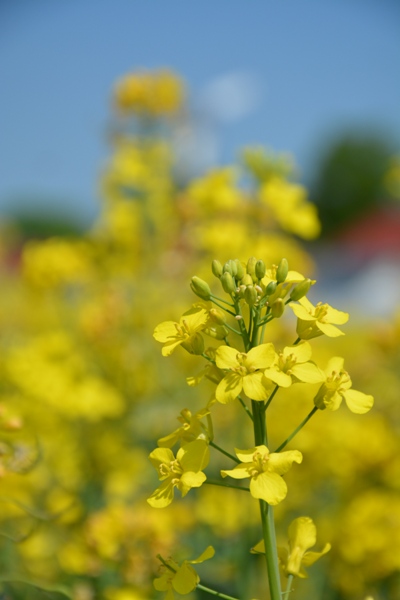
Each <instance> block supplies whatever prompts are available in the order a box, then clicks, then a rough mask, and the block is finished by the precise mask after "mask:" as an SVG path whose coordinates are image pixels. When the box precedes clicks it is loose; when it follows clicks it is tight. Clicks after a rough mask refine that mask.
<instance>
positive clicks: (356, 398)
mask: <svg viewBox="0 0 400 600" xmlns="http://www.w3.org/2000/svg"><path fill="white" fill-rule="evenodd" d="M343 365H344V359H343V358H341V357H340V356H334V357H333V358H331V359H330V361H329V362H328V366H327V368H326V369H325V373H326V381H325V383H324V384H323V385H322V386H321V387H320V389H319V390H318V393H317V395H316V396H315V398H314V403H315V406H317V407H318V408H319V409H321V410H323V409H324V408H328V409H329V410H337V409H338V408H339V406H340V404H341V403H342V400H343V399H344V401H345V402H346V404H347V406H348V408H349V409H350V410H351V412H353V413H357V414H359V415H361V414H364V413H366V412H368V411H369V410H370V409H371V408H372V406H373V404H374V398H373V396H370V395H368V394H363V392H358V391H357V390H353V389H351V386H352V381H351V379H350V375H349V374H348V373H347V371H345V370H344V369H343Z"/></svg>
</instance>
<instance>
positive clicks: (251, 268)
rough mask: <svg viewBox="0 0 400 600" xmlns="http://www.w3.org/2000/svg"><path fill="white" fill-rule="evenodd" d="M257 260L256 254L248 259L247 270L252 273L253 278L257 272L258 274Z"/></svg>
mask: <svg viewBox="0 0 400 600" xmlns="http://www.w3.org/2000/svg"><path fill="white" fill-rule="evenodd" d="M256 262H257V259H256V257H255V256H252V257H251V258H249V260H248V261H247V267H246V271H247V273H248V274H249V275H251V277H252V278H253V277H255V274H256Z"/></svg>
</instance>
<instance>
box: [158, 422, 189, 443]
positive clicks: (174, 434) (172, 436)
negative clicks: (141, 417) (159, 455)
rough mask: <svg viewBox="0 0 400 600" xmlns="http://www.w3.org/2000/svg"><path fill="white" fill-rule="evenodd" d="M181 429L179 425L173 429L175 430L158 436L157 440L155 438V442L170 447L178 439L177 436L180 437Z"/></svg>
mask: <svg viewBox="0 0 400 600" xmlns="http://www.w3.org/2000/svg"><path fill="white" fill-rule="evenodd" d="M182 430H183V427H179V429H175V431H173V432H172V433H170V434H169V435H166V436H164V437H162V438H160V439H159V440H157V444H158V445H159V446H160V447H161V448H172V446H174V445H175V444H176V442H177V441H178V440H179V438H180V437H181V432H182Z"/></svg>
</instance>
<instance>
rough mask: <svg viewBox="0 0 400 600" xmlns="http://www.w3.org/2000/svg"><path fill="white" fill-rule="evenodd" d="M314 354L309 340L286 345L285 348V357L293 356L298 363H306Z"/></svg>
mask: <svg viewBox="0 0 400 600" xmlns="http://www.w3.org/2000/svg"><path fill="white" fill-rule="evenodd" d="M311 355H312V350H311V345H310V344H309V343H308V342H301V343H300V344H297V345H296V346H286V348H284V349H283V356H284V358H288V357H289V356H293V358H295V359H296V361H297V363H304V362H307V361H308V360H310V358H311Z"/></svg>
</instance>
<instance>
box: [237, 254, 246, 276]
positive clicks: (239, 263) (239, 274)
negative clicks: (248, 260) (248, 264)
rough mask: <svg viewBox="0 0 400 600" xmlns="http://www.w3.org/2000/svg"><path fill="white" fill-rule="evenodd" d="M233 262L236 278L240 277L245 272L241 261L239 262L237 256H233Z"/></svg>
mask: <svg viewBox="0 0 400 600" xmlns="http://www.w3.org/2000/svg"><path fill="white" fill-rule="evenodd" d="M235 263H236V279H242V278H243V276H244V274H245V270H244V266H243V265H242V263H241V262H240V260H239V259H238V258H235Z"/></svg>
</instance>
